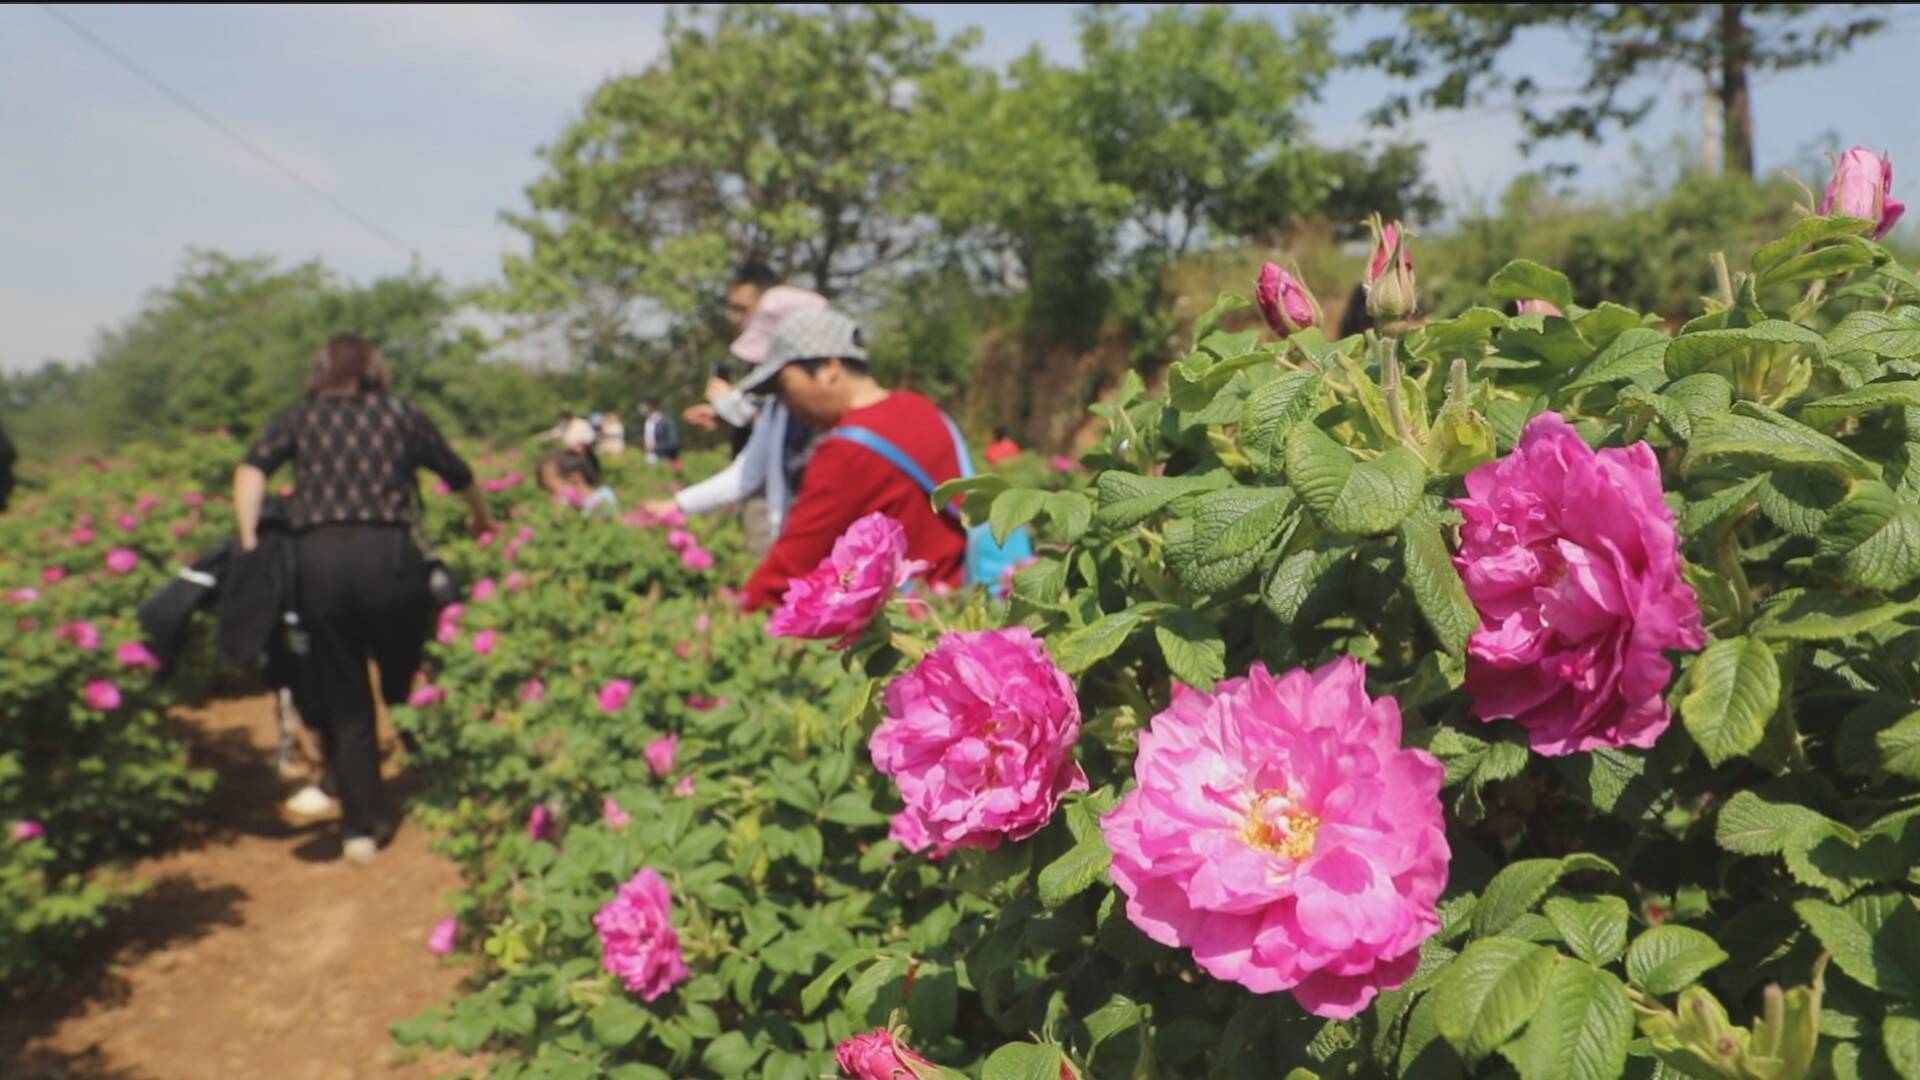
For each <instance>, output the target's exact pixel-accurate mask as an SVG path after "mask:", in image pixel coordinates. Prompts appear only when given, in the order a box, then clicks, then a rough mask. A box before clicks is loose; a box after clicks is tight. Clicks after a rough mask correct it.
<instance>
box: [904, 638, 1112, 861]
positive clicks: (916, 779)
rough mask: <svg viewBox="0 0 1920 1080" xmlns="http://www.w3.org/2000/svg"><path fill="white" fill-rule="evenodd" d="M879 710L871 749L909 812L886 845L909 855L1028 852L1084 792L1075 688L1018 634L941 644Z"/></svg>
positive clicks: (1031, 641)
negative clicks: (1076, 755) (999, 848)
mask: <svg viewBox="0 0 1920 1080" xmlns="http://www.w3.org/2000/svg"><path fill="white" fill-rule="evenodd" d="M886 705H887V715H886V719H885V720H883V721H881V724H880V728H879V730H877V731H875V732H874V733H873V739H872V741H871V742H870V743H869V749H870V750H871V751H872V752H873V763H874V766H875V767H876V768H878V769H879V770H880V771H881V772H883V773H885V774H887V775H888V776H891V777H893V779H894V782H895V783H897V784H898V785H899V786H900V797H901V798H902V799H903V800H905V802H906V804H907V808H906V809H905V810H903V811H901V812H900V813H899V814H896V815H895V816H894V819H893V830H892V835H893V838H894V839H895V840H898V841H900V842H901V843H902V844H905V845H906V846H907V847H908V848H910V849H912V850H914V851H924V850H926V849H927V848H929V847H931V848H933V849H935V850H936V851H937V852H939V853H942V854H944V853H946V852H948V851H951V850H952V849H954V848H956V847H979V848H990V847H994V846H996V845H998V844H999V843H1000V840H1001V838H1003V837H1005V838H1009V839H1013V840H1024V839H1026V838H1027V837H1029V836H1032V835H1033V834H1034V833H1036V832H1039V831H1040V828H1041V827H1042V826H1044V825H1045V824H1046V823H1047V820H1048V819H1049V818H1051V817H1053V812H1054V809H1055V808H1056V807H1057V806H1059V804H1060V797H1061V796H1062V795H1064V794H1066V793H1067V792H1069V791H1085V790H1086V789H1087V774H1086V773H1084V772H1081V771H1080V766H1079V765H1078V764H1076V763H1075V762H1074V760H1073V744H1074V742H1075V741H1076V740H1077V739H1079V737H1080V702H1079V700H1078V699H1077V698H1075V697H1074V693H1073V683H1072V682H1071V681H1070V680H1068V678H1067V675H1066V673H1065V672H1063V671H1061V670H1060V669H1059V668H1058V667H1056V666H1055V665H1054V663H1053V661H1052V659H1050V658H1049V657H1048V656H1047V651H1046V649H1045V648H1043V647H1042V646H1041V644H1040V642H1039V640H1038V639H1037V638H1035V637H1034V636H1033V634H1031V633H1030V632H1028V631H1027V629H1026V628H1025V627H1022V626H1016V627H1012V628H1010V629H1007V630H983V631H978V632H975V633H958V634H948V635H947V636H945V637H943V638H941V639H940V644H939V645H938V646H937V647H936V648H935V649H934V650H933V652H931V653H929V654H928V655H927V657H926V659H924V660H922V661H920V663H919V664H918V665H917V666H915V667H914V669H913V670H912V671H909V672H907V673H906V674H905V675H902V676H900V677H899V678H897V679H895V680H894V681H893V683H892V685H890V686H888V687H887V697H886Z"/></svg>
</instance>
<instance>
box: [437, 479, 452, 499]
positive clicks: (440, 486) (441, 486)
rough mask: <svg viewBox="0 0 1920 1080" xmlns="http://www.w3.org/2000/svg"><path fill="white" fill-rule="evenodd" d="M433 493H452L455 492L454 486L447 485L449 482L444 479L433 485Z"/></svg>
mask: <svg viewBox="0 0 1920 1080" xmlns="http://www.w3.org/2000/svg"><path fill="white" fill-rule="evenodd" d="M433 493H434V494H435V495H451V494H453V488H451V487H449V486H447V482H446V481H445V480H442V481H440V482H439V483H437V484H435V485H433Z"/></svg>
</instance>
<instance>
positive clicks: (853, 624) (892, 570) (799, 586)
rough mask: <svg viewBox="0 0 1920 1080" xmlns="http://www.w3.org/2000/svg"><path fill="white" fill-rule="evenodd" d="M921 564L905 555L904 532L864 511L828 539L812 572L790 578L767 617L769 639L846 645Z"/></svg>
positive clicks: (879, 515)
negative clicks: (818, 640)
mask: <svg viewBox="0 0 1920 1080" xmlns="http://www.w3.org/2000/svg"><path fill="white" fill-rule="evenodd" d="M926 569H927V564H926V563H924V562H921V561H920V560H918V559H908V558H907V531H906V530H905V529H903V528H901V527H900V523H899V522H897V521H895V520H893V519H892V518H890V517H888V516H887V515H885V514H882V513H878V512H875V513H872V514H868V515H867V516H866V517H863V518H861V519H860V520H859V521H856V522H854V523H853V524H852V525H850V526H848V527H847V531H846V532H845V533H844V534H843V535H842V536H841V537H840V539H838V540H835V541H834V542H833V553H832V554H831V555H828V556H827V557H826V558H824V559H822V560H820V565H819V566H817V567H815V568H814V571H813V573H811V574H808V575H807V576H806V577H803V578H794V579H793V580H792V581H791V582H789V583H788V584H787V595H786V597H785V598H784V599H782V600H781V602H780V610H778V611H776V612H774V613H773V616H772V618H769V619H768V620H767V633H769V634H772V635H773V636H774V637H798V638H839V639H840V640H839V641H838V642H836V643H835V645H834V648H845V647H846V646H848V645H851V644H852V643H853V642H854V641H855V640H856V639H858V638H859V637H860V635H861V634H863V633H865V632H866V629H867V624H868V623H871V622H872V621H873V617H874V616H875V615H878V614H880V609H881V608H884V607H886V606H887V600H888V598H889V597H891V596H892V595H893V594H894V592H895V590H897V589H899V588H900V586H902V585H904V584H906V583H907V579H908V578H911V577H913V576H914V575H915V574H919V573H922V572H924V571H925V570H926Z"/></svg>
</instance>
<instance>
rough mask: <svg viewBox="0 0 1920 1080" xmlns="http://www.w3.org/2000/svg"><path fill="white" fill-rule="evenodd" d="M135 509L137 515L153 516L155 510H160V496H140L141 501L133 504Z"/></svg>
mask: <svg viewBox="0 0 1920 1080" xmlns="http://www.w3.org/2000/svg"><path fill="white" fill-rule="evenodd" d="M133 509H134V512H135V513H137V514H140V515H142V516H144V515H147V514H151V513H153V512H154V511H155V510H158V509H160V496H158V495H142V496H140V501H139V502H137V503H134V504H133Z"/></svg>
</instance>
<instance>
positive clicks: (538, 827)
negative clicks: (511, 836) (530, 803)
mask: <svg viewBox="0 0 1920 1080" xmlns="http://www.w3.org/2000/svg"><path fill="white" fill-rule="evenodd" d="M527 835H528V836H530V837H532V838H533V842H534V843H536V844H537V843H539V842H540V841H542V840H545V839H547V838H548V837H550V836H552V835H553V811H551V810H549V809H547V804H546V803H536V804H534V807H533V811H532V812H531V813H529V814H528V815H527Z"/></svg>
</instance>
